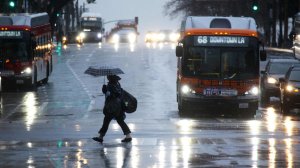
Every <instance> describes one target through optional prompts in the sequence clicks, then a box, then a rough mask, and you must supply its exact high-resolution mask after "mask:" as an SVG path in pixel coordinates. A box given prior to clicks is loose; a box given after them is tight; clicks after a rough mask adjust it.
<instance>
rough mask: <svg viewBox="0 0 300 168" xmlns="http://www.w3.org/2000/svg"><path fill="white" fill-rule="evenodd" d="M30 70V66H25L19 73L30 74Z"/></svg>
mask: <svg viewBox="0 0 300 168" xmlns="http://www.w3.org/2000/svg"><path fill="white" fill-rule="evenodd" d="M31 72H32V70H31V68H29V67H28V68H25V69H24V70H23V71H21V74H31Z"/></svg>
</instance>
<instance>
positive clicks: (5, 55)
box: [0, 39, 29, 61]
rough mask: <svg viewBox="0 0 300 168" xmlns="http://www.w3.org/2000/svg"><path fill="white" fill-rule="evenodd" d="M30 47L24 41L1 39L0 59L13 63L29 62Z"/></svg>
mask: <svg viewBox="0 0 300 168" xmlns="http://www.w3.org/2000/svg"><path fill="white" fill-rule="evenodd" d="M27 49H28V45H27V43H26V42H25V41H23V40H7V39H5V40H1V39H0V59H2V60H3V59H10V60H11V61H15V60H18V61H28V60H29V53H28V50H27Z"/></svg>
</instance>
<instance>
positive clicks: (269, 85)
mask: <svg viewBox="0 0 300 168" xmlns="http://www.w3.org/2000/svg"><path fill="white" fill-rule="evenodd" d="M294 65H300V61H299V60H296V59H270V60H269V61H268V63H267V65H266V69H265V70H264V71H262V72H261V73H262V78H261V86H260V87H261V103H262V104H269V103H270V97H272V96H275V97H279V96H280V90H279V87H278V86H276V84H277V83H278V82H279V78H282V77H284V75H285V73H286V72H287V71H288V69H289V68H290V67H291V66H294Z"/></svg>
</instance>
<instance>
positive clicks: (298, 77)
mask: <svg viewBox="0 0 300 168" xmlns="http://www.w3.org/2000/svg"><path fill="white" fill-rule="evenodd" d="M289 80H290V81H297V82H300V71H298V70H296V71H291V74H290V77H289Z"/></svg>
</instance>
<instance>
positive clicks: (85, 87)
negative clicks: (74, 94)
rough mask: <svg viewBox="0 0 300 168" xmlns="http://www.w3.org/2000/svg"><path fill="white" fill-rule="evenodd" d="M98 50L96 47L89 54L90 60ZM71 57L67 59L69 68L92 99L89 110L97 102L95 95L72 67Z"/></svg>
mask: <svg viewBox="0 0 300 168" xmlns="http://www.w3.org/2000/svg"><path fill="white" fill-rule="evenodd" d="M95 52H96V49H94V50H93V51H92V52H91V53H90V54H89V55H88V60H89V58H90V57H92V56H93V54H94V53H95ZM70 61H71V60H70V59H68V60H67V62H66V64H67V67H68V68H69V70H70V71H71V72H72V74H73V76H74V77H75V78H76V79H77V80H78V81H79V83H80V85H81V87H82V88H83V90H84V91H85V92H86V93H87V95H88V97H89V99H90V101H91V102H90V104H89V108H88V111H89V110H91V109H92V106H93V105H94V104H95V101H94V100H93V96H92V94H91V92H90V91H89V90H88V88H87V86H86V85H85V84H84V82H83V81H82V80H81V79H80V78H79V76H78V75H77V74H76V72H75V71H74V69H73V68H72V67H71V65H70Z"/></svg>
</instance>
